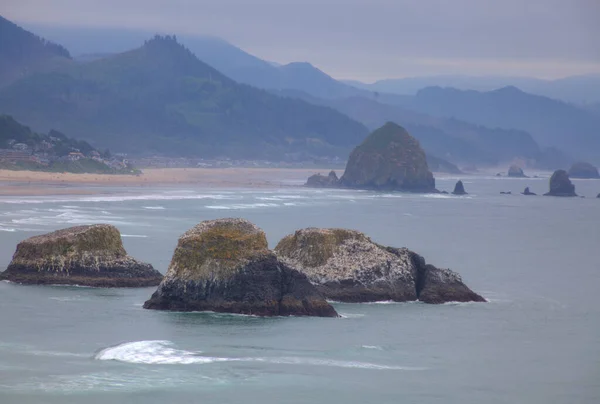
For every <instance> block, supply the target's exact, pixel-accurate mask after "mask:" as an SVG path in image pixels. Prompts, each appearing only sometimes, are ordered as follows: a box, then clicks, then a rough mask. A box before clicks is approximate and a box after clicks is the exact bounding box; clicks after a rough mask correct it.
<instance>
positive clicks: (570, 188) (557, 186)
mask: <svg viewBox="0 0 600 404" xmlns="http://www.w3.org/2000/svg"><path fill="white" fill-rule="evenodd" d="M544 196H566V197H572V196H577V194H576V193H575V185H573V183H571V180H570V179H569V174H567V172H566V171H565V170H556V171H554V174H552V177H550V191H549V192H547V193H545V194H544Z"/></svg>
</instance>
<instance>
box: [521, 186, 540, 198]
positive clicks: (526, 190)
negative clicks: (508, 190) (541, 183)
mask: <svg viewBox="0 0 600 404" xmlns="http://www.w3.org/2000/svg"><path fill="white" fill-rule="evenodd" d="M521 195H528V196H529V195H537V194H536V193H534V192H531V191H530V190H529V187H525V190H524V191H523V192H521Z"/></svg>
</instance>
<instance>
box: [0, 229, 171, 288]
mask: <svg viewBox="0 0 600 404" xmlns="http://www.w3.org/2000/svg"><path fill="white" fill-rule="evenodd" d="M0 278H1V279H5V280H9V281H13V282H18V283H25V284H61V285H82V286H95V287H143V286H156V285H158V284H159V283H160V282H161V280H162V274H161V273H160V272H158V271H157V270H155V269H154V268H152V266H151V265H150V264H146V263H143V262H139V261H136V260H135V259H133V258H131V257H130V256H128V255H127V252H126V251H125V249H124V248H123V243H122V241H121V234H120V233H119V230H117V228H116V227H114V226H111V225H107V224H97V225H91V226H77V227H71V228H68V229H63V230H58V231H55V232H53V233H48V234H45V235H41V236H35V237H31V238H29V239H27V240H24V241H22V242H21V243H19V245H18V246H17V251H16V252H15V254H14V256H13V259H12V261H11V263H10V265H9V266H8V268H7V269H6V271H4V272H3V273H2V274H0Z"/></svg>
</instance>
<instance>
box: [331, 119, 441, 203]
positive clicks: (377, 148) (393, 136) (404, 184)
mask: <svg viewBox="0 0 600 404" xmlns="http://www.w3.org/2000/svg"><path fill="white" fill-rule="evenodd" d="M340 185H341V186H343V187H347V188H356V189H372V190H388V191H408V192H438V191H437V190H436V189H435V179H434V178H433V174H432V173H431V171H429V168H428V166H427V159H426V157H425V152H424V151H423V149H422V148H421V146H420V144H419V142H418V141H417V140H416V139H415V138H414V137H412V136H411V135H409V134H408V132H407V131H406V130H405V129H404V128H403V127H401V126H399V125H397V124H395V123H392V122H388V123H386V124H385V125H384V126H382V127H381V128H379V129H377V130H376V131H374V132H373V133H371V134H370V135H369V136H368V137H367V138H366V139H365V140H364V141H363V142H362V143H361V144H360V145H359V146H357V147H356V148H355V149H354V150H353V151H352V153H351V154H350V158H349V160H348V164H347V165H346V170H345V171H344V175H343V176H342V178H341V179H340Z"/></svg>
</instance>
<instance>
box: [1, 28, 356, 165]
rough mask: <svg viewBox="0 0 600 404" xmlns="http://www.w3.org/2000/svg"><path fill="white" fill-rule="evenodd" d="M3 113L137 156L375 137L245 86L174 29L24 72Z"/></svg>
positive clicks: (4, 97)
mask: <svg viewBox="0 0 600 404" xmlns="http://www.w3.org/2000/svg"><path fill="white" fill-rule="evenodd" d="M0 111H2V112H4V113H10V114H12V115H14V116H15V117H17V118H18V119H20V120H22V121H25V122H28V123H29V124H31V125H32V126H34V127H36V128H42V129H46V128H50V127H54V128H57V129H59V130H62V131H65V132H68V133H78V134H80V136H81V137H84V138H85V139H86V140H89V141H92V142H94V143H96V144H101V145H102V146H103V147H111V148H112V149H114V150H124V151H128V152H137V153H143V152H158V151H160V152H162V153H172V154H193V153H195V154H201V155H206V156H215V155H229V156H238V157H239V156H244V157H254V158H259V157H261V158H266V157H271V158H273V157H274V156H281V155H283V154H284V153H307V154H308V155H310V154H317V155H319V154H328V155H336V154H338V155H339V154H342V155H343V154H345V153H347V151H348V150H349V149H350V148H351V147H352V145H354V144H356V143H358V142H359V141H360V140H362V139H363V138H364V136H366V134H367V129H366V128H365V127H364V126H363V125H361V124H360V123H358V122H356V121H353V120H351V119H350V118H348V117H346V116H345V115H343V114H341V113H339V112H337V111H335V110H333V109H330V108H326V107H322V106H314V105H311V104H308V103H306V102H304V101H301V100H296V99H284V98H279V97H277V96H274V95H272V94H269V93H267V92H265V91H262V90H258V89H255V88H252V87H249V86H247V85H243V84H238V83H236V82H235V81H233V80H231V79H230V78H228V77H226V76H224V75H223V74H221V73H220V72H218V71H217V70H215V69H214V68H212V67H210V66H209V65H207V64H205V63H203V62H201V61H200V60H198V59H197V58H196V56H194V54H193V53H192V52H190V51H189V50H188V49H186V48H185V47H184V46H182V45H181V44H179V43H178V42H177V40H176V38H175V37H171V36H164V37H162V36H156V37H155V38H154V39H152V40H150V41H147V42H146V43H145V44H144V46H142V47H141V48H138V49H135V50H132V51H129V52H125V53H122V54H118V55H115V56H112V57H108V58H104V59H99V60H96V61H93V62H90V63H83V64H76V65H73V66H69V67H68V68H66V69H62V70H57V71H53V72H50V73H44V74H36V75H32V76H30V77H27V78H24V79H22V80H20V81H18V82H16V83H13V84H12V85H10V86H8V87H6V88H4V89H3V90H2V91H0Z"/></svg>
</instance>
